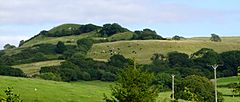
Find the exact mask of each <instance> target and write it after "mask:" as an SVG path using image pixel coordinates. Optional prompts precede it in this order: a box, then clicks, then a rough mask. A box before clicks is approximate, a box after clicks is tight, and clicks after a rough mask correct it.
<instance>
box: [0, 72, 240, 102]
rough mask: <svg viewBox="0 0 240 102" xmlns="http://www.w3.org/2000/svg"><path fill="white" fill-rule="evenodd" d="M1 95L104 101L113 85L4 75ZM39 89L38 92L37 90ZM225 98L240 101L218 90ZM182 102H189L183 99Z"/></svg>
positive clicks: (56, 101) (42, 101)
mask: <svg viewBox="0 0 240 102" xmlns="http://www.w3.org/2000/svg"><path fill="white" fill-rule="evenodd" d="M232 79H233V78H232V77H227V78H221V79H219V81H218V82H219V84H223V83H226V80H228V82H232V81H233V80H232ZM0 81H1V83H0V96H3V95H4V90H5V89H7V87H13V88H14V93H17V94H20V97H21V99H23V101H24V102H36V101H37V102H103V94H106V95H107V96H109V95H110V85H114V83H113V82H102V81H79V82H70V83H68V82H56V81H48V80H41V79H33V78H18V77H8V76H0ZM35 88H36V89H37V91H35ZM218 91H220V92H222V93H223V95H224V99H225V100H224V102H240V97H232V96H231V95H232V94H231V89H228V88H218ZM170 95H171V92H170V91H168V92H161V93H159V97H158V98H157V99H156V101H157V102H170V101H171V98H170ZM179 102H187V101H184V100H179Z"/></svg>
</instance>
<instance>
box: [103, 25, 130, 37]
mask: <svg viewBox="0 0 240 102" xmlns="http://www.w3.org/2000/svg"><path fill="white" fill-rule="evenodd" d="M126 31H129V30H128V29H126V28H123V27H122V26H120V25H119V24H117V23H113V24H104V25H103V27H102V29H101V30H100V31H99V33H100V34H101V35H102V36H104V37H108V36H111V35H113V34H116V33H122V32H126Z"/></svg>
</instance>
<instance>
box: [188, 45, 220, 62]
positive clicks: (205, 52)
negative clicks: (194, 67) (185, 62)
mask: <svg viewBox="0 0 240 102" xmlns="http://www.w3.org/2000/svg"><path fill="white" fill-rule="evenodd" d="M191 59H192V60H193V61H194V62H195V64H198V65H200V66H208V65H213V64H221V63H222V61H221V58H220V56H219V54H218V53H217V52H215V51H214V50H213V49H210V48H202V49H200V50H199V51H197V52H195V53H193V54H192V56H191Z"/></svg>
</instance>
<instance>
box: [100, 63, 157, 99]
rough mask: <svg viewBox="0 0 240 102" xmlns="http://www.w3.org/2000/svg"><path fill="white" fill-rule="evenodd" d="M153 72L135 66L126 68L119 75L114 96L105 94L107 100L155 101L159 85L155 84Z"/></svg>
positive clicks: (113, 88)
mask: <svg viewBox="0 0 240 102" xmlns="http://www.w3.org/2000/svg"><path fill="white" fill-rule="evenodd" d="M153 79H154V76H153V74H150V73H148V72H143V71H142V70H140V69H138V68H134V67H129V68H125V69H124V70H122V71H121V72H120V73H119V75H118V80H117V82H116V84H115V85H114V87H112V89H111V91H112V96H113V97H112V98H111V99H109V98H107V97H106V96H105V100H106V102H153V101H154V100H155V99H156V97H157V96H158V92H159V87H157V86H154V85H153Z"/></svg>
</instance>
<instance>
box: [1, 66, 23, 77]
mask: <svg viewBox="0 0 240 102" xmlns="http://www.w3.org/2000/svg"><path fill="white" fill-rule="evenodd" d="M0 75H5V76H15V77H25V76H26V75H25V73H24V72H23V71H22V70H21V69H18V68H12V67H10V66H6V65H0Z"/></svg>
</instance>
